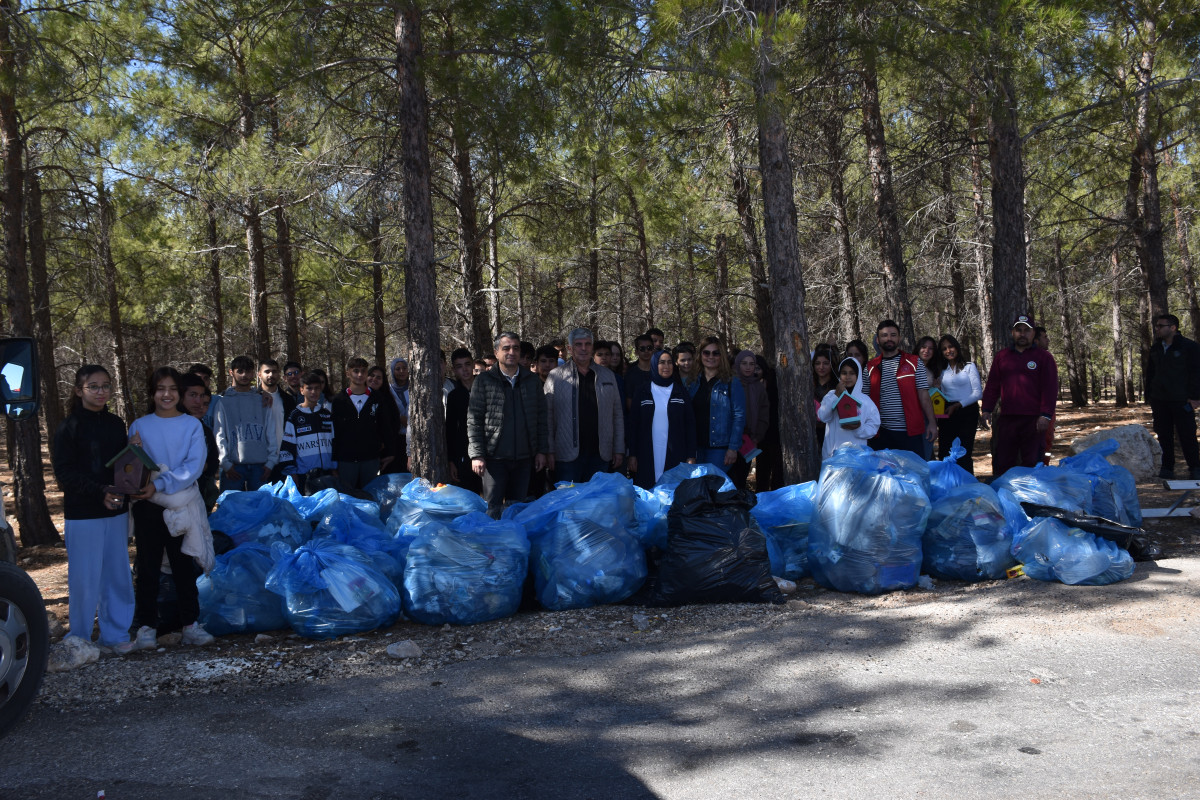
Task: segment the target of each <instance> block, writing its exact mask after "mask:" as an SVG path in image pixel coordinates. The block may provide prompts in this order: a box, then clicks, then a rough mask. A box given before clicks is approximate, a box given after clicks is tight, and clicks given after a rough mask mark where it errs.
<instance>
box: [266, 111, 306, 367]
mask: <svg viewBox="0 0 1200 800" xmlns="http://www.w3.org/2000/svg"><path fill="white" fill-rule="evenodd" d="M270 122H271V146H272V148H276V147H277V145H278V143H279V117H278V114H277V113H276V111H275V106H274V105H273V104H272V105H271V107H270ZM284 200H285V198H284V197H283V196H278V197H276V198H275V250H276V252H277V254H278V256H279V291H280V294H282V295H283V334H284V340H285V341H286V342H287V353H286V354H285V355H286V356H287V358H290V359H294V360H296V361H302V360H303V359H302V358H301V357H300V356H301V352H300V326H299V323H298V321H297V319H296V266H295V264H296V261H295V255H294V252H293V250H292V226H291V223H289V222H288V218H287V211H285V210H284Z"/></svg>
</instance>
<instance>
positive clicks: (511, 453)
mask: <svg viewBox="0 0 1200 800" xmlns="http://www.w3.org/2000/svg"><path fill="white" fill-rule="evenodd" d="M520 352H521V340H520V339H519V338H518V337H517V335H516V334H515V333H507V332H506V333H502V334H500V335H499V336H498V337H496V364H495V366H493V367H491V368H489V369H488V370H486V371H485V372H483V373H482V374H481V375H480V376H479V377H477V378H476V379H475V383H474V385H472V387H471V400H470V404H469V405H468V407H467V454H468V455H469V456H470V457H471V469H472V471H474V472H475V474H476V475H479V476H480V477H481V478H482V479H483V499H484V500H486V501H487V504H488V514H489V515H491V516H492V517H493V518H499V517H500V512H501V511H503V509H504V506H505V505H506V504H509V503H512V502H519V501H522V500H524V499H525V496H526V495H527V494H528V493H529V476H530V475H531V474H532V472H533V471H534V470H542V469H545V467H546V453H547V452H548V449H549V448H548V445H547V427H546V398H545V395H543V394H542V382H541V380H540V379H539V378H538V376H537V375H535V374H534V373H532V372H530V371H529V370H525V369H521V365H520V363H519V362H518V358H519V356H520Z"/></svg>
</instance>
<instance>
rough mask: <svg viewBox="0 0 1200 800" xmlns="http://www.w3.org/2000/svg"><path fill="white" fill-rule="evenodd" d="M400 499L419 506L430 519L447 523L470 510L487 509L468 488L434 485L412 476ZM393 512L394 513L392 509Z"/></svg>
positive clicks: (480, 498)
mask: <svg viewBox="0 0 1200 800" xmlns="http://www.w3.org/2000/svg"><path fill="white" fill-rule="evenodd" d="M400 500H404V501H405V502H407V503H411V504H412V505H414V506H416V507H417V508H419V509H420V510H421V511H423V512H425V514H427V515H428V516H429V517H431V518H432V519H434V520H436V521H438V522H442V523H448V522H450V521H451V520H453V519H454V518H455V517H461V516H462V515H463V514H470V513H471V512H472V511H481V512H486V511H487V503H486V502H484V500H483V498H482V497H480V496H479V495H477V494H475V493H474V492H472V491H471V490H469V489H463V488H462V487H460V486H450V485H448V484H443V485H439V486H434V485H433V484H431V483H430V482H429V481H427V480H425V479H424V478H414V479H413V480H411V481H409V482H408V483H407V484H405V486H404V488H403V489H401V490H400V497H399V498H398V500H397V503H398V502H399V501H400ZM393 513H395V511H394V509H393Z"/></svg>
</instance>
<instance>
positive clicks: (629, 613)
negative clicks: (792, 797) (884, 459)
mask: <svg viewBox="0 0 1200 800" xmlns="http://www.w3.org/2000/svg"><path fill="white" fill-rule="evenodd" d="M1149 422H1150V415H1149V410H1148V409H1146V408H1144V407H1135V408H1129V409H1117V408H1114V407H1113V406H1112V405H1111V404H1107V405H1103V404H1102V405H1100V406H1098V407H1092V408H1089V409H1085V410H1082V411H1080V410H1074V409H1071V408H1068V407H1066V406H1060V409H1059V417H1058V428H1057V438H1056V440H1055V445H1054V450H1053V454H1054V458H1055V460H1057V459H1058V458H1060V457H1062V456H1064V455H1067V454H1068V452H1067V450H1068V447H1069V445H1070V443H1071V441H1072V440H1073V439H1075V438H1078V437H1080V436H1083V435H1086V434H1089V433H1092V432H1094V431H1095V430H1097V429H1102V428H1108V427H1115V426H1118V425H1125V424H1130V423H1138V424H1146V425H1149ZM990 435H991V434H990V432H986V431H981V432H980V436H979V438H978V439H977V443H976V450H977V452H980V453H982V454H983V455H980V456H978V457H977V458H976V464H975V466H976V470H975V471H976V474H979V475H989V474H990V471H991V470H990V457H989V456H988V455H987V453H988V447H989V443H990V441H989V440H990ZM48 463H49V461H48V460H47V464H48ZM46 478H47V499H48V500H49V503H50V506H51V511H52V514H53V515H54V520H55V524H56V525H58V526H59V527H60V529H61V525H62V495H61V493H60V492H59V491H58V489H57V487H56V486H55V485H54V480H53V475H52V474H51V473H50V471H49V469H48V468H47V475H46ZM1138 491H1139V497H1140V499H1141V502H1142V505H1143V507H1159V506H1167V505H1169V504H1170V503H1171V502H1172V501H1173V499H1174V498H1172V497H1170V496H1169V495H1170V494H1171V493H1169V492H1166V491H1164V490H1163V489H1162V486H1161V483H1159V482H1156V481H1144V482H1142V483H1139V485H1138ZM1145 527H1146V531H1147V535H1148V538H1149V540H1150V541H1152V542H1154V543H1155V544H1158V545H1159V546H1161V547H1162V548H1163V550H1164V552H1165V556H1164V559H1162V560H1160V563H1161V561H1167V560H1170V559H1172V558H1184V557H1189V556H1197V555H1200V521H1198V520H1197V519H1195V518H1193V517H1190V516H1189V517H1183V518H1175V519H1169V520H1149V521H1147V523H1146V526H1145ZM20 564H21V566H23V567H24V568H25V569H26V570H27V571H28V572H29V574H30V575H31V576H32V577H33V578H34V580H35V581H36V582H37V583H38V585H39V587H40V588H41V590H42V594H43V595H44V597H45V601H46V608H47V610H48V612H49V614H50V616H51V617H52V618H54V619H56V620H57V621H58V622H59V623H60V625H59V626H56V627H57V628H58V630H59V635H61V625H65V624H66V622H67V618H68V614H67V568H66V566H67V562H66V551H65V549H64V548H63V546H62V545H61V544H59V545H55V546H44V547H32V548H23V549H22V550H21V552H20ZM1021 580H1024V579H1021ZM999 584H1003V582H985V583H979V584H963V583H958V582H955V581H937V582H936V586H935V588H934V590H933V591H920V590H913V591H908V592H894V593H891V594H888V595H883V596H880V597H866V596H859V595H851V594H841V593H838V592H832V591H827V590H825V589H822V588H820V587H818V586H816V585H814V584H813V583H812V582H811V581H804V582H802V583H801V586H800V590H799V591H798V593H797V594H796V595H794V596H793V598H792V602H789V603H788V604H787V606H786V607H785V609H788V610H792V611H796V612H801V613H802V612H803V611H804V609H806V608H810V607H812V606H813V605H814V604H815V605H817V606H819V607H821V608H825V609H829V610H831V611H833V612H834V613H838V612H839V610H840V611H844V613H860V612H864V611H870V610H871V609H879V610H882V609H900V608H904V607H906V606H909V605H912V604H914V603H916V604H922V603H925V602H929V601H931V600H934V599H937V598H944V599H948V600H953V599H954V598H955V597H958V598H960V599H965V598H969V597H974V596H976V594H977V593H978V592H987V591H988V590H989V587H995V586H997V585H999ZM777 613H778V609H772V608H769V607H764V606H746V605H726V606H693V607H686V608H679V609H672V610H670V611H669V612H666V613H660V612H659V611H657V610H648V609H640V608H633V607H630V606H602V607H596V608H589V609H583V610H576V611H565V612H549V611H538V612H522V613H520V614H517V615H516V616H513V617H509V618H507V619H503V620H498V621H496V622H491V623H485V624H482V625H476V626H471V627H465V628H454V629H451V628H450V626H445V627H444V628H436V627H429V626H423V625H418V624H415V623H412V622H408V621H405V620H401V621H400V622H397V623H396V624H395V625H394V626H392V627H391V628H389V629H386V630H379V631H374V632H371V633H368V634H363V635H361V636H349V637H342V638H340V639H338V640H335V641H329V642H313V641H310V640H305V639H302V638H299V637H298V636H297V635H295V634H292V633H291V632H277V633H275V634H273V635H271V636H260V637H258V638H257V639H256V637H255V636H252V635H242V636H226V637H221V638H220V639H218V640H217V642H216V644H214V645H213V646H211V647H209V648H204V653H205V655H204V657H205V658H209V659H211V663H209V662H197V661H195V660H194V659H195V657H197V656H195V655H189V653H191V654H198V653H199V652H200V651H197V650H196V649H195V648H181V647H175V646H170V644H171V642H170V640H168V639H165V638H164V639H163V640H162V641H161V642H160V644H162V645H164V646H162V647H160V648H159V650H158V652H157V654H156V653H153V652H150V653H138V654H135V655H133V656H131V657H128V658H124V659H120V658H105V659H102V661H101V662H100V665H99V666H100V667H101V668H99V669H96V668H93V667H88V668H84V669H81V670H76V671H74V672H70V673H63V674H57V675H48V676H47V678H46V682H45V685H44V688H43V691H42V694H41V696H40V698H39V702H40V703H41V704H42V705H43V706H49V707H52V708H57V709H59V710H67V709H79V708H83V707H89V708H92V709H99V708H103V707H106V706H107V705H109V704H111V703H120V702H122V701H124V700H126V699H130V698H134V697H155V696H159V695H178V694H180V693H181V692H182V693H185V694H190V693H195V692H199V693H205V694H207V693H210V692H220V693H225V692H227V691H230V690H231V689H232V688H234V686H236V685H238V684H242V683H243V682H247V683H253V684H254V685H257V686H263V685H285V684H292V683H296V682H304V681H312V680H318V679H327V678H335V677H338V676H342V675H345V676H350V675H361V674H367V675H370V674H381V673H390V672H393V671H395V670H396V669H411V670H417V671H420V672H427V671H429V670H436V669H438V668H440V667H443V666H446V665H449V664H454V663H457V662H459V661H464V660H474V659H489V658H496V657H501V656H506V655H515V654H524V655H526V656H537V655H540V656H571V655H580V654H586V653H594V652H598V651H599V652H603V651H605V650H607V649H609V648H613V647H617V648H619V647H623V646H625V645H624V644H623V643H628V642H630V641H631V638H633V639H635V640H637V639H644V638H645V637H648V636H650V637H656V636H664V639H674V638H675V636H677V635H678V636H683V637H685V638H686V637H689V636H694V635H697V634H698V633H699V632H702V631H715V630H720V629H722V628H725V627H727V626H730V625H734V626H738V627H741V626H745V625H754V624H755V622H754V620H759V622H761V623H762V624H772V623H771V622H770V620H771V619H772V618H774V617H775V616H776V615H777ZM404 640H412V641H413V642H415V643H416V644H417V646H418V647H419V648H420V650H421V651H422V655H421V656H419V657H417V658H412V659H403V660H401V661H396V660H394V659H392V658H390V657H388V656H387V654H386V648H387V646H388V645H389V644H392V643H396V642H400V641H404ZM197 663H204V664H208V666H207V667H204V668H203V669H200V668H198V667H197V666H196V665H197ZM151 664H153V665H154V666H155V667H157V668H155V669H148V667H150V666H151ZM231 665H232V666H231ZM198 669H199V671H198V672H197V670H198ZM212 670H216V671H217V673H220V674H219V675H218V677H217V679H215V680H214V676H213V674H212ZM223 670H224V672H223Z"/></svg>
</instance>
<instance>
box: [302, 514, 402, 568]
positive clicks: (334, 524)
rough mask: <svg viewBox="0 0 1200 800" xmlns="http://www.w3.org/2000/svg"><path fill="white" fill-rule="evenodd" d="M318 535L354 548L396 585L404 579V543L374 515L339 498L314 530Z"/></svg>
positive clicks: (315, 535)
mask: <svg viewBox="0 0 1200 800" xmlns="http://www.w3.org/2000/svg"><path fill="white" fill-rule="evenodd" d="M318 537H329V538H331V539H333V540H334V541H337V542H341V543H342V544H348V545H352V546H353V547H357V548H358V549H359V550H361V551H362V552H363V553H365V554H366V555H367V556H368V557H370V559H371V563H372V565H373V566H374V567H375V568H376V569H378V570H379V571H380V572H382V573H383V574H384V575H386V576H387V577H388V579H389V580H391V581H392V582H393V583H394V584H396V588H400V585H401V584H402V583H403V582H404V558H405V553H406V552H407V550H408V547H407V542H400V541H397V540H396V539H395V538H394V537H393V536H392V535H391V534H390V533H389V532H388V530H387V528H385V527H384V525H383V523H382V522H380V521H379V517H377V516H375V515H374V514H371V513H370V512H368V511H364V510H362V509H361V508H359V507H358V506H353V505H350V504H349V503H344V502H342V501H338V502H335V503H332V504H331V505H330V506H329V508H328V511H327V512H326V514H325V516H324V517H322V518H321V522H320V524H318V525H317V529H316V530H315V531H313V538H314V539H316V538H318Z"/></svg>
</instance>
